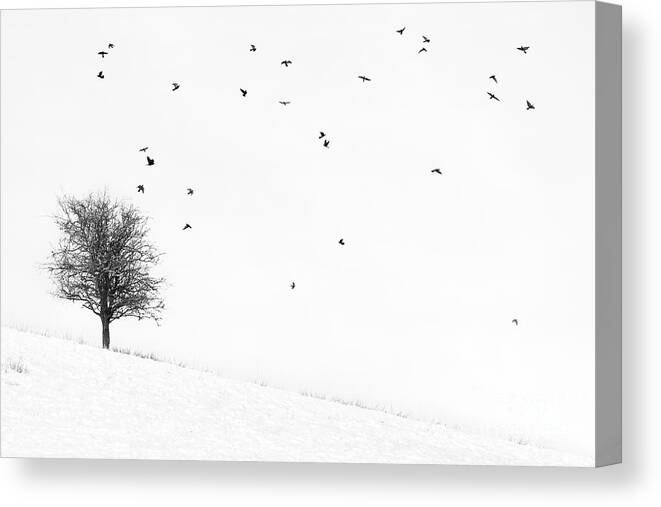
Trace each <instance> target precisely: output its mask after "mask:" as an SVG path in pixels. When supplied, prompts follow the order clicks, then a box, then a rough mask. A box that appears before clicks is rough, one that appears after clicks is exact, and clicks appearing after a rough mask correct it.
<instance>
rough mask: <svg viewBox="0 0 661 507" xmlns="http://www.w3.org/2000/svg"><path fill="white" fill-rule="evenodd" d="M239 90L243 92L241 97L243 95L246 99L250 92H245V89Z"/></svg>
mask: <svg viewBox="0 0 661 507" xmlns="http://www.w3.org/2000/svg"><path fill="white" fill-rule="evenodd" d="M239 90H241V95H243V96H244V97H245V96H246V95H248V90H244V89H243V88H239Z"/></svg>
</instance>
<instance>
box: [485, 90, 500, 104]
mask: <svg viewBox="0 0 661 507" xmlns="http://www.w3.org/2000/svg"><path fill="white" fill-rule="evenodd" d="M487 93H488V94H489V100H492V99H496V100H497V101H498V102H500V99H499V98H498V97H496V96H495V95H494V94H493V93H491V92H487Z"/></svg>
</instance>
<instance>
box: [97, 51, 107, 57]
mask: <svg viewBox="0 0 661 507" xmlns="http://www.w3.org/2000/svg"><path fill="white" fill-rule="evenodd" d="M97 54H98V55H101V58H105V57H106V55H107V54H108V53H107V52H106V51H99V52H98V53H97Z"/></svg>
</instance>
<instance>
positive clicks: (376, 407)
mask: <svg viewBox="0 0 661 507" xmlns="http://www.w3.org/2000/svg"><path fill="white" fill-rule="evenodd" d="M299 394H300V395H301V396H307V397H308V398H316V399H318V400H325V401H330V402H333V403H339V404H340V405H346V406H347V407H357V408H362V409H365V410H372V411H375V412H384V413H386V414H389V415H394V416H396V417H401V418H402V419H408V418H409V415H408V414H407V413H406V412H402V411H401V410H395V409H393V408H392V407H390V408H388V407H384V406H381V405H369V404H367V403H364V402H362V401H360V400H345V399H343V398H338V397H328V396H326V395H325V394H321V393H316V392H313V391H299Z"/></svg>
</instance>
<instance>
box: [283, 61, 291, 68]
mask: <svg viewBox="0 0 661 507" xmlns="http://www.w3.org/2000/svg"><path fill="white" fill-rule="evenodd" d="M280 65H284V66H285V67H289V66H290V65H291V60H282V61H281V62H280Z"/></svg>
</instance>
